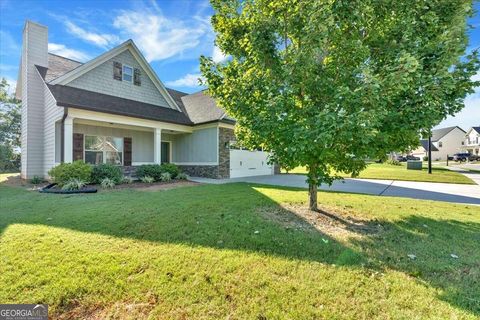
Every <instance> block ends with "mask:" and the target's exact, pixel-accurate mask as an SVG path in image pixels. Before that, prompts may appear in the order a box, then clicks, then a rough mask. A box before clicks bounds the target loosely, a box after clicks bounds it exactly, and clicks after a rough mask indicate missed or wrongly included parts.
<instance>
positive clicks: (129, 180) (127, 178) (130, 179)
mask: <svg viewBox="0 0 480 320" xmlns="http://www.w3.org/2000/svg"><path fill="white" fill-rule="evenodd" d="M122 182H123V183H125V184H131V183H133V178H132V177H123V180H122Z"/></svg>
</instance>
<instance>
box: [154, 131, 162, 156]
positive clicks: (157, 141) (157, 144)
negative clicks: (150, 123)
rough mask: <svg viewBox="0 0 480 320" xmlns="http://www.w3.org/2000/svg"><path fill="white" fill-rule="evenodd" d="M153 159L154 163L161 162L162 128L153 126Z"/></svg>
mask: <svg viewBox="0 0 480 320" xmlns="http://www.w3.org/2000/svg"><path fill="white" fill-rule="evenodd" d="M153 161H154V162H155V163H156V164H160V163H161V162H162V129H160V128H155V132H154V133H153Z"/></svg>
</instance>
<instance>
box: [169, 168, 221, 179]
mask: <svg viewBox="0 0 480 320" xmlns="http://www.w3.org/2000/svg"><path fill="white" fill-rule="evenodd" d="M178 167H179V168H180V170H182V172H184V173H186V174H188V175H189V176H191V177H204V178H212V179H218V178H220V177H219V175H218V166H185V165H179V166H178Z"/></svg>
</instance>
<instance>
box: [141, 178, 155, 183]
mask: <svg viewBox="0 0 480 320" xmlns="http://www.w3.org/2000/svg"><path fill="white" fill-rule="evenodd" d="M140 180H142V182H144V183H153V181H155V179H153V178H152V177H150V176H143V177H142V178H141V179H140Z"/></svg>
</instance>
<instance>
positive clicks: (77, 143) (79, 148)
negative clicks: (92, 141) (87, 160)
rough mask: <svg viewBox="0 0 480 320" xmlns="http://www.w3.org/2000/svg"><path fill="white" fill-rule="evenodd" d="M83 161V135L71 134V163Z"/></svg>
mask: <svg viewBox="0 0 480 320" xmlns="http://www.w3.org/2000/svg"><path fill="white" fill-rule="evenodd" d="M75 160H83V133H74V134H73V161H75Z"/></svg>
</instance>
